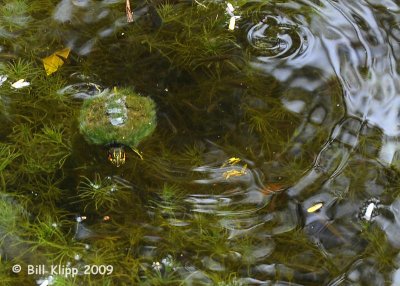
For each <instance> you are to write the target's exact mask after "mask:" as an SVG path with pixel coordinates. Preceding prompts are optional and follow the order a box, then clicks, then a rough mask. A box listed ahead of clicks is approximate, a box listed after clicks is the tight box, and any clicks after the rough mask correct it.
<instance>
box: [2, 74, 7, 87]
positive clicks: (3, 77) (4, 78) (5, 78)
mask: <svg viewBox="0 0 400 286" xmlns="http://www.w3.org/2000/svg"><path fill="white" fill-rule="evenodd" d="M7 78H8V77H7V76H6V75H0V86H1V85H2V84H3V83H4V82H5V81H6V80H7Z"/></svg>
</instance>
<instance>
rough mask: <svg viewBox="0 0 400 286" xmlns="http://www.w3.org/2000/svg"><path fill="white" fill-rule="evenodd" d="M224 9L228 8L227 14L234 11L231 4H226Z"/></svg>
mask: <svg viewBox="0 0 400 286" xmlns="http://www.w3.org/2000/svg"><path fill="white" fill-rule="evenodd" d="M226 7H227V8H228V11H229V12H233V11H235V8H233V5H232V4H231V3H229V2H228V3H226Z"/></svg>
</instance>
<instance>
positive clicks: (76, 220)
mask: <svg viewBox="0 0 400 286" xmlns="http://www.w3.org/2000/svg"><path fill="white" fill-rule="evenodd" d="M53 2H56V1H53ZM124 2H125V1H89V0H88V1H70V0H62V1H58V2H57V3H56V4H55V5H53V6H52V8H51V10H52V13H51V15H49V17H48V18H44V19H41V21H49V22H51V23H53V24H54V23H56V25H57V27H56V28H54V31H53V30H52V28H51V27H52V26H51V27H49V31H50V32H49V31H46V37H47V36H48V35H49V33H50V34H51V35H52V36H54V38H57V37H60V42H61V43H63V45H65V46H69V47H71V50H72V53H73V58H72V59H71V62H70V65H69V67H66V68H65V69H66V70H65V73H64V77H65V78H64V79H63V80H64V81H63V82H62V84H61V86H60V87H59V88H58V89H57V90H58V93H57V94H58V96H59V97H60V98H63V99H60V100H63V101H62V102H63V104H65V105H67V106H73V108H74V110H75V111H76V110H79V106H80V104H81V101H82V100H85V98H87V97H91V96H95V95H96V94H98V93H100V92H101V90H102V89H105V88H112V87H113V86H135V88H136V89H137V90H138V91H139V92H140V93H141V94H143V95H146V96H150V97H152V98H153V99H154V100H155V101H156V103H157V104H158V110H157V112H158V113H157V116H158V127H157V130H156V134H155V135H154V136H153V137H152V138H149V139H147V141H145V142H144V143H143V144H141V145H140V146H139V147H138V148H139V150H141V151H142V152H143V155H144V160H140V159H138V158H136V157H135V155H134V154H133V153H132V152H130V153H128V159H127V163H126V165H124V166H122V167H121V168H118V169H117V168H115V167H113V166H110V165H109V164H108V162H106V159H105V157H104V154H105V153H106V151H105V149H104V148H103V147H102V146H93V145H89V144H87V143H86V142H85V141H84V140H83V137H82V136H81V135H79V133H78V131H77V130H78V129H77V124H78V123H77V119H76V118H77V117H76V116H75V117H74V118H71V119H70V120H69V121H68V120H67V121H66V122H67V123H66V122H64V121H62V122H61V123H62V124H70V125H71V126H73V127H71V128H72V130H75V132H71V136H70V137H71V139H70V140H71V142H72V143H71V144H72V149H73V152H72V155H70V156H69V158H68V159H67V161H66V163H65V165H63V166H62V168H61V169H62V172H60V170H58V171H55V172H54V174H55V177H57V178H60V180H59V181H57V182H58V185H57V186H58V187H59V188H60V190H62V194H63V195H62V198H60V199H59V200H56V201H55V202H56V203H57V204H55V205H56V206H55V209H59V210H60V212H56V211H54V213H52V212H51V211H49V214H50V216H51V215H54V217H53V219H55V217H57V218H58V217H63V218H64V217H66V221H68V222H65V226H64V228H65V232H64V234H65V236H66V240H67V241H69V242H71V243H72V244H73V243H76V242H78V243H82V244H85V245H86V246H85V247H86V248H85V249H86V250H83V249H82V250H79V248H77V250H76V251H77V252H78V253H79V255H80V256H79V259H76V261H75V262H73V265H75V264H76V265H80V263H81V264H85V263H93V261H95V260H93V253H102V252H104V253H105V254H104V261H109V262H110V263H114V264H115V269H116V270H115V271H116V272H115V273H114V274H115V276H111V278H110V279H111V281H112V282H111V283H114V284H113V285H125V284H118V283H128V282H126V281H132V279H136V280H135V283H138V284H140V285H142V284H143V285H332V286H333V285H335V286H337V285H400V262H399V261H400V260H399V258H400V256H399V248H400V236H399V234H400V200H399V198H398V197H397V196H398V194H399V192H398V191H399V182H398V180H397V177H398V170H399V168H400V161H399V160H400V157H399V155H400V143H399V137H400V116H399V114H400V96H399V91H400V86H399V85H400V78H399V74H398V71H399V68H398V67H397V64H398V62H399V58H398V57H399V55H400V44H399V43H400V14H399V13H400V7H399V5H398V3H396V2H395V1H390V0H385V1H362V0H359V1H339V0H338V1H325V0H323V1H281V2H280V1H264V2H250V1H249V2H245V3H244V2H243V1H237V2H235V1H233V2H231V3H232V4H233V6H234V7H235V10H234V12H233V13H234V14H235V15H237V16H240V18H237V20H236V27H235V29H234V31H229V33H228V32H227V29H228V22H229V17H230V16H228V15H227V14H226V13H225V11H224V9H225V5H226V4H225V3H219V2H218V3H210V2H204V5H205V7H206V6H207V5H211V4H212V5H216V7H220V8H221V7H222V8H221V11H222V12H220V14H218V16H219V17H225V18H226V23H225V24H226V26H221V27H219V28H220V29H221V31H222V30H223V31H224V32H223V33H222V32H221V33H222V34H223V35H225V34H226V36H221V38H217V37H216V38H211V39H207V40H209V42H207V43H208V44H210V43H211V44H210V50H209V51H211V52H210V53H211V54H212V53H213V51H216V50H218V48H220V47H221V46H222V47H226V46H228V47H231V48H229V49H228V53H227V54H228V55H224V56H226V58H229V59H230V57H232V58H234V60H237V58H239V60H238V61H239V62H240V65H239V66H240V68H237V69H233V71H232V70H230V71H229V72H226V71H225V73H226V74H224V72H220V70H219V69H215V70H214V69H213V68H215V66H217V67H218V68H220V66H218V64H216V62H218V61H220V60H221V58H223V57H221V58H218V56H215V55H214V54H212V56H209V54H207V56H205V57H204V59H200V60H198V61H197V62H194V63H193V64H192V63H191V64H188V61H189V60H188V59H189V58H190V55H188V54H185V52H184V51H183V52H182V51H181V54H183V56H181V55H180V54H179V53H176V54H175V53H174V51H173V48H176V49H179V45H178V44H176V43H175V42H174V41H173V39H177V40H176V41H177V42H179V39H180V38H179V37H181V36H182V35H183V33H184V32H182V31H181V32H180V31H175V30H173V29H174V27H175V26H173V25H172V24H171V23H172V22H173V21H172V20H170V22H169V20H168V19H169V18H164V19H163V20H164V22H163V23H162V24H159V23H158V24H154V21H153V18H152V17H151V16H149V12H148V11H149V10H151V9H149V8H148V6H146V5H139V6H136V4H133V6H134V16H135V21H134V23H132V24H129V25H128V24H127V23H126V21H125V15H124V11H125V10H124V9H125V7H124ZM177 2H178V3H173V4H172V6H171V7H172V8H171V9H174V8H173V7H174V6H173V5H181V4H182V3H179V1H177ZM184 3H186V2H184ZM202 3H203V2H201V3H200V2H197V1H196V2H195V3H189V2H188V3H186V4H184V5H187V9H189V8H190V7H192V6H193V5H203V4H202ZM157 5H158V6H157ZM151 7H152V6H151ZM155 7H156V9H158V11H161V9H160V4H159V3H158V4H155ZM199 7H200V6H199ZM200 8H201V7H200ZM214 8H215V7H214ZM162 11H164V12H165V11H166V10H162ZM171 11H173V10H171ZM181 11H182V10H177V12H176V13H180V12H181ZM165 13H166V12H165ZM202 13H211V12H210V10H207V8H204V11H203V12H202ZM160 14H161V12H160ZM171 15H173V13H171ZM21 17H22V16H21ZM162 17H163V16H162ZM171 17H172V16H171ZM39 18H40V17H39ZM172 18H173V17H172ZM172 18H171V19H172ZM35 19H37V18H35ZM35 19H33V18H26V17H25V18H24V17H22V18H21V19H20V20H21V21H22V22H24V21H28V22H29V23H30V24H24V23H22V22H21V23H19V24H18V25H20V26H23V27H26V26H25V25H35V24H36V23H35V21H36V20H35ZM166 19H167V20H166ZM213 19H214V20H215V21H217V20H216V19H217V18H213ZM16 20H18V19H16ZM38 21H39V20H38ZM195 24H196V23H194V24H193V25H194V26H195ZM225 24H224V25H225ZM132 25H133V26H132ZM168 25H171V26H168ZM132 27H133V28H132ZM130 28H131V30H130ZM168 28H170V29H171V30H168ZM204 29H206V28H204ZM166 31H167V32H166ZM197 32H198V31H197ZM21 33H22V32H21ZM135 33H137V34H135ZM157 33H159V34H157ZM163 33H164V34H165V35H164V34H163ZM224 33H225V34H224ZM60 35H62V36H60ZM148 35H162V36H160V38H157V40H158V41H159V43H158V44H159V45H157V44H154V43H153V44H154V46H151V42H150V40H149V38H148ZM18 36H19V34H18V33H14V34H13V30H12V29H8V28H7V27H5V28H2V29H0V37H1V39H4V43H3V44H2V45H1V46H0V48H1V49H0V55H1V57H0V59H1V60H2V62H3V63H4V64H6V63H7V62H8V61H9V57H11V58H12V59H13V60H16V59H18V58H20V57H23V55H24V52H23V51H22V50H21V48H20V47H19V46H18V43H16V44H10V43H9V41H10V39H12V38H13V37H16V38H18ZM38 37H40V35H38ZM187 37H192V38H193V43H196V42H195V41H196V31H194V32H193V33H188V35H187ZM219 40H221V41H223V44H221V45H220V46H219V45H217V44H216V43H217V42H218V41H219ZM200 42H201V41H200ZM232 42H233V43H234V44H232ZM164 43H165V45H164ZM185 43H186V42H185ZM49 45H51V43H49ZM146 45H148V46H149V49H148V50H147V48H143V47H147V46H146ZM198 45H200V44H198ZM230 45H232V46H230ZM182 46H183V44H182ZM192 48H193V51H192V53H193V54H195V53H196V52H197V50H196V49H195V48H194V47H192ZM34 49H36V46H33V47H32V50H33V52H32V53H33V54H37V56H38V57H42V55H44V54H46V50H45V49H43V50H41V49H40V48H37V49H38V50H39V52H38V51H37V50H34ZM177 54H178V55H177ZM189 54H190V52H189ZM3 58H4V60H3ZM234 60H232V62H233V63H235V61H234ZM204 62H206V63H207V64H206V65H205V64H204ZM243 63H244V64H243ZM66 65H68V64H66ZM204 66H205V67H206V68H204ZM221 66H223V65H222V64H221ZM88 70H89V72H88ZM221 70H223V68H221ZM215 71H219V72H215ZM248 74H251V75H252V76H250V77H246V76H247V75H248ZM30 80H32V82H34V79H30ZM72 95H75V98H74V97H73V96H72ZM65 98H67V99H65ZM14 100H16V99H14V98H12V97H4V98H2V105H1V108H2V114H3V116H2V119H1V120H3V117H4V120H5V122H14V123H13V124H15V126H17V125H18V124H17V123H15V122H20V121H18V120H21V119H19V118H20V117H19V115H18V112H19V111H18V108H15V107H13V102H14ZM14 105H17V104H15V103H14ZM18 106H20V105H18ZM13 108H14V109H13ZM22 108H27V109H29V108H30V107H29V106H25V107H24V105H22ZM13 113H15V114H16V115H15V116H14V114H13ZM28 113H29V112H28ZM46 114H47V113H46ZM49 114H51V112H50V111H49ZM71 114H73V113H71ZM71 114H69V115H70V116H71V117H73V116H72V115H71ZM75 115H76V114H75ZM24 116H25V117H26V118H28V117H29V116H36V113H35V114H33V115H31V114H25V113H24ZM46 116H47V115H46ZM21 117H22V116H21ZM35 120H36V119H35ZM12 126H13V128H11V129H13V130H9V129H7V128H4V130H3V128H2V130H1V132H2V134H1V137H0V138H2V137H4V138H13V137H10V136H12V134H14V133H15V132H16V131H15V130H16V129H17V128H16V127H15V126H14V125H12ZM18 126H19V125H18ZM21 126H22V125H21ZM10 134H11V135H10ZM4 140H5V141H7V140H11V141H10V142H13V141H12V139H4ZM27 172H28V171H27ZM59 173H62V174H59ZM32 176H33V175H32ZM83 176H85V177H87V178H88V179H84V178H83ZM95 178H97V179H99V181H95ZM6 179H7V177H6ZM32 181H34V182H33V183H32V182H31V183H30V184H31V185H30V186H33V187H35V186H36V185H35V184H37V183H36V182H37V181H38V180H37V179H36V178H35V180H32ZM39 181H40V180H39ZM100 181H101V182H100ZM7 183H8V181H7ZM97 183H99V185H96V184H97ZM9 185H10V187H8V188H7V191H9V190H10V191H11V189H12V188H14V189H15V190H16V192H17V193H18V194H19V195H26V196H34V197H35V196H39V197H40V190H38V191H30V192H32V194H30V193H29V192H28V191H27V189H29V188H28V187H26V186H24V184H23V183H16V182H15V181H11V180H10V182H9ZM103 185H104V186H106V187H107V188H109V189H108V190H109V191H108V192H107V193H106V196H110V197H113V196H116V195H115V194H118V195H117V196H116V198H117V202H115V201H112V202H106V203H104V204H103V205H101V206H100V207H97V205H96V206H95V205H94V202H93V201H94V200H91V199H88V197H84V196H83V197H82V196H79V194H80V192H84V190H93V188H94V189H96V188H100V187H101V186H103ZM96 186H97V187H96ZM99 186H100V187H99ZM18 188H21V190H19V189H18ZM35 192H36V194H35ZM93 197H94V196H93ZM30 199H32V200H33V201H35V198H30ZM43 202H45V200H43ZM318 204H319V207H316V210H312V207H313V206H317V205H318ZM50 209H51V208H50ZM368 212H369V214H368ZM38 213H39V214H38V215H42V214H41V212H38ZM61 214H63V215H64V214H65V216H63V215H61ZM105 216H110V217H111V221H109V219H105ZM82 217H84V218H85V219H84V220H82V219H81V218H82ZM105 221H107V223H106V222H105ZM68 230H69V231H68ZM2 232H3V231H2V230H1V231H0V233H2ZM77 247H78V246H77ZM112 247H115V248H112ZM90 248H92V249H93V252H91V250H88V249H90ZM10 249H11V250H12V251H11V250H9V251H8V252H7V251H6V250H5V251H4V252H5V253H6V254H7V253H8V255H9V257H10V260H11V259H12V258H13V257H14V256H15V253H14V252H15V249H13V248H10ZM107 249H112V251H113V252H114V253H112V254H110V253H108V252H107ZM38 251H39V250H38ZM11 252H12V253H11ZM96 255H97V254H96ZM107 255H108V256H107ZM96 257H97V256H96ZM24 259H26V258H24ZM91 259H92V260H91ZM100 261H102V260H100ZM132 261H134V262H132ZM129 263H132V265H133V264H134V266H135V267H136V268H135V269H138V270H137V273H135V274H132V269H133V268H134V267H133V266H132V265H131V264H129ZM127 265H128V266H127ZM129 267H130V268H129ZM127 273H129V274H127ZM129 275H131V276H129ZM132 277H136V278H132ZM29 278H30V279H32V277H29ZM35 279H37V280H39V279H47V278H46V277H45V276H40V275H38V277H35ZM79 279H81V278H79ZM82 279H85V278H82ZM82 281H83V280H82ZM180 283H182V284H180ZM79 285H81V284H79ZM82 285H86V284H82ZM93 285H100V284H93ZM126 285H129V284H126ZM132 285H136V284H132Z"/></svg>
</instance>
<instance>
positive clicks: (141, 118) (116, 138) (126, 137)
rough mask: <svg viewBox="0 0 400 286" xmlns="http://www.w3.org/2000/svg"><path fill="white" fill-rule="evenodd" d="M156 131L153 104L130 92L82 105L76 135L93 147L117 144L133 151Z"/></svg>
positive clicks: (123, 90) (106, 96)
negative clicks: (79, 133)
mask: <svg viewBox="0 0 400 286" xmlns="http://www.w3.org/2000/svg"><path fill="white" fill-rule="evenodd" d="M155 128H156V109H155V104H154V102H153V100H151V99H150V98H148V97H143V96H140V95H138V94H136V93H135V92H133V91H132V90H130V89H121V90H114V91H112V92H104V93H102V94H101V95H100V96H97V97H94V98H91V99H88V100H86V101H85V102H84V104H83V106H82V109H81V113H80V128H79V129H80V132H81V133H82V134H83V135H84V136H85V138H86V140H87V141H88V142H90V143H94V144H103V145H105V144H108V143H113V142H115V143H121V144H124V145H127V146H129V147H132V148H134V147H136V146H137V145H138V144H139V143H140V142H141V141H142V140H143V139H144V138H145V137H147V136H149V135H150V134H151V133H152V132H153V131H154V129H155Z"/></svg>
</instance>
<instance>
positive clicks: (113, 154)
mask: <svg viewBox="0 0 400 286" xmlns="http://www.w3.org/2000/svg"><path fill="white" fill-rule="evenodd" d="M108 161H110V162H111V164H113V165H115V166H117V167H119V166H121V165H123V164H125V150H124V147H123V146H115V145H114V146H110V147H109V149H108Z"/></svg>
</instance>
